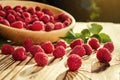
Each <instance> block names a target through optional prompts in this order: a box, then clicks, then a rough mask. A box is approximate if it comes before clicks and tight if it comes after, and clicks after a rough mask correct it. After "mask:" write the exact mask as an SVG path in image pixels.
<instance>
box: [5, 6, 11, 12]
mask: <svg viewBox="0 0 120 80" xmlns="http://www.w3.org/2000/svg"><path fill="white" fill-rule="evenodd" d="M8 10H12V7H11V6H5V7H4V11H8Z"/></svg>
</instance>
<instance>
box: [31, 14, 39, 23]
mask: <svg viewBox="0 0 120 80" xmlns="http://www.w3.org/2000/svg"><path fill="white" fill-rule="evenodd" d="M31 19H32V21H31V22H34V21H39V18H38V16H37V15H36V14H33V15H32V18H31Z"/></svg>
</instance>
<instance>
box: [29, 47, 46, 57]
mask: <svg viewBox="0 0 120 80" xmlns="http://www.w3.org/2000/svg"><path fill="white" fill-rule="evenodd" d="M29 51H30V53H31V54H32V55H33V56H34V55H35V54H36V53H37V52H44V50H43V49H42V48H41V46H39V45H33V46H32V47H30V50H29Z"/></svg>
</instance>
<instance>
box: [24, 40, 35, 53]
mask: <svg viewBox="0 0 120 80" xmlns="http://www.w3.org/2000/svg"><path fill="white" fill-rule="evenodd" d="M32 46H33V41H32V39H30V38H27V39H25V41H24V43H23V47H24V48H25V49H26V51H27V52H29V51H30V48H31V47H32Z"/></svg>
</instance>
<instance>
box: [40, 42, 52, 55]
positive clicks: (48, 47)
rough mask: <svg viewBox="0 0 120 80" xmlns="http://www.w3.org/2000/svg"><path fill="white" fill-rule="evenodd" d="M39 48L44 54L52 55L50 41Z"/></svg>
mask: <svg viewBox="0 0 120 80" xmlns="http://www.w3.org/2000/svg"><path fill="white" fill-rule="evenodd" d="M41 47H42V49H44V51H45V53H52V52H53V51H54V46H53V44H52V42H51V41H47V42H43V43H42V44H41Z"/></svg>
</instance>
